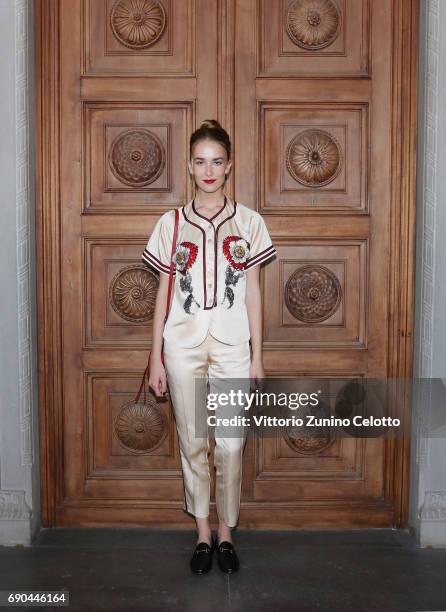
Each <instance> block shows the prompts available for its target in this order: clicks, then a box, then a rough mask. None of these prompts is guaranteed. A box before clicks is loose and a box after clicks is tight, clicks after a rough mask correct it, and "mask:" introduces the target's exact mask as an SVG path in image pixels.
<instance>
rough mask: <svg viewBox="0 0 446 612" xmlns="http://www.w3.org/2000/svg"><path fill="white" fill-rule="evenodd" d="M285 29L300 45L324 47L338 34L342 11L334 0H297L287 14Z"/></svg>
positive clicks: (294, 41)
mask: <svg viewBox="0 0 446 612" xmlns="http://www.w3.org/2000/svg"><path fill="white" fill-rule="evenodd" d="M285 29H286V32H287V34H288V36H289V37H290V39H291V40H292V41H293V43H294V44H295V45H297V46H298V47H301V48H302V49H307V50H310V51H314V50H318V49H323V48H324V47H328V46H329V45H331V44H332V43H333V41H334V40H335V39H336V37H337V36H338V34H339V32H340V29H341V13H340V11H339V9H338V7H337V6H336V4H335V2H334V1H333V0H295V1H294V2H292V3H291V4H290V6H289V7H288V10H287V13H286V15H285Z"/></svg>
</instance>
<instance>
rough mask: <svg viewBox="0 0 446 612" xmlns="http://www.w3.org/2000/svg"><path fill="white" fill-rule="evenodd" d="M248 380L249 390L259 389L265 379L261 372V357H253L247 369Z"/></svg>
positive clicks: (262, 371) (263, 373)
mask: <svg viewBox="0 0 446 612" xmlns="http://www.w3.org/2000/svg"><path fill="white" fill-rule="evenodd" d="M249 378H250V379H251V390H253V391H255V389H261V387H262V385H263V379H264V378H265V372H264V370H263V363H262V358H261V357H253V359H252V360H251V366H250V368H249Z"/></svg>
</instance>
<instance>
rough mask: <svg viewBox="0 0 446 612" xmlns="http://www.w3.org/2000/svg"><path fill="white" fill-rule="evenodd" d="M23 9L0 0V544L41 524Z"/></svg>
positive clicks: (24, 2)
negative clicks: (0, 290) (0, 288)
mask: <svg viewBox="0 0 446 612" xmlns="http://www.w3.org/2000/svg"><path fill="white" fill-rule="evenodd" d="M30 11H32V1H28V0H8V1H4V0H2V1H1V2H0V58H1V62H0V83H1V94H0V134H1V139H0V168H1V186H2V187H1V191H0V193H1V196H0V197H1V214H2V216H1V222H0V278H1V287H2V292H1V309H0V312H1V316H0V346H1V351H0V544H16V543H23V544H27V543H29V542H30V540H31V538H32V536H33V533H34V532H35V530H36V529H37V528H38V527H39V525H40V516H39V508H40V495H39V488H40V485H39V467H38V420H37V419H38V413H37V407H38V403H37V393H38V390H37V355H36V289H35V285H36V283H35V235H34V200H33V192H34V189H33V187H34V184H33V183H34V145H33V130H34V121H33V120H32V116H31V114H32V112H33V105H34V102H33V98H34V92H33V89H32V87H31V85H32V84H33V72H32V69H33V61H34V60H33V55H34V54H33V50H32V47H33V40H32V31H33V27H32V19H33V17H32V14H31V12H30Z"/></svg>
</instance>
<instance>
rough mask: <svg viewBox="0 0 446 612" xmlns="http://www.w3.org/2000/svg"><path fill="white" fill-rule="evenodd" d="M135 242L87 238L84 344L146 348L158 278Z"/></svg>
mask: <svg viewBox="0 0 446 612" xmlns="http://www.w3.org/2000/svg"><path fill="white" fill-rule="evenodd" d="M143 249H144V244H142V243H141V242H136V241H135V240H128V241H123V240H122V239H121V240H118V239H110V240H106V239H103V240H99V239H97V240H89V239H87V240H86V241H85V274H86V283H85V288H86V290H85V294H84V313H85V319H86V320H85V334H86V338H85V346H86V347H97V348H100V347H107V348H110V347H114V348H115V349H123V348H125V349H128V348H130V347H132V346H135V347H136V346H138V347H142V346H144V347H146V346H147V342H148V339H149V338H150V336H151V331H150V330H151V326H152V319H153V314H154V311H155V300H156V294H157V291H158V276H157V274H156V273H155V272H154V271H152V270H151V269H150V268H149V267H148V266H145V265H144V264H143V263H142V262H141V252H142V251H143Z"/></svg>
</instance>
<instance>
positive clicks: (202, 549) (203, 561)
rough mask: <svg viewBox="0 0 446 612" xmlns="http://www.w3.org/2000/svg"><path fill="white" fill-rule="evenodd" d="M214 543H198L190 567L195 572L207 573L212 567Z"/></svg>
mask: <svg viewBox="0 0 446 612" xmlns="http://www.w3.org/2000/svg"><path fill="white" fill-rule="evenodd" d="M213 552H214V543H212V546H209V544H207V543H206V542H200V543H199V544H197V546H196V547H195V550H194V554H193V555H192V559H191V560H190V568H191V570H192V571H193V572H194V574H206V573H207V572H208V571H209V570H210V569H211V567H212V554H213Z"/></svg>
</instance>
